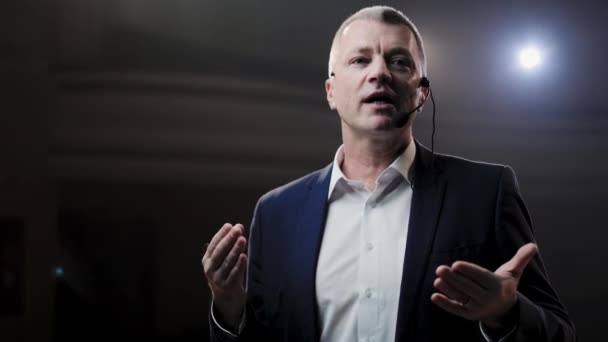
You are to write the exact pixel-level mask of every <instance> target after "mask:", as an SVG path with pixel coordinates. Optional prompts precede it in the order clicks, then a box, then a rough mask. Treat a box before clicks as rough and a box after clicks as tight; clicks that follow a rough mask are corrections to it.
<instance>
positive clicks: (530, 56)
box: [519, 48, 540, 69]
mask: <svg viewBox="0 0 608 342" xmlns="http://www.w3.org/2000/svg"><path fill="white" fill-rule="evenodd" d="M519 63H520V64H521V66H523V67H524V68H526V69H532V68H534V67H537V66H538V65H539V64H540V51H538V49H536V48H527V49H523V50H521V51H520V52H519Z"/></svg>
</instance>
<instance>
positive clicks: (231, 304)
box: [212, 298, 246, 331]
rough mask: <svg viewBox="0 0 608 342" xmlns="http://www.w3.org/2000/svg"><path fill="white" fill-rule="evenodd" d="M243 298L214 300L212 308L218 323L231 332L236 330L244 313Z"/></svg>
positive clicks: (244, 300)
mask: <svg viewBox="0 0 608 342" xmlns="http://www.w3.org/2000/svg"><path fill="white" fill-rule="evenodd" d="M245 302H246V299H245V298H242V299H240V298H238V299H235V298H230V299H223V298H221V299H220V298H214V299H213V306H214V307H213V308H212V310H214V312H215V313H216V316H219V317H217V318H218V319H219V320H220V321H222V322H223V323H224V324H225V325H227V326H228V327H229V328H230V329H231V330H235V331H236V330H238V327H239V324H240V322H241V319H242V316H243V312H244V311H245Z"/></svg>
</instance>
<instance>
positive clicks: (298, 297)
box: [288, 165, 331, 341]
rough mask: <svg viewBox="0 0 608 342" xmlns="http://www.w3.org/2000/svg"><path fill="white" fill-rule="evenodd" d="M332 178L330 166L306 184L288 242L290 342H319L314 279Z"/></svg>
mask: <svg viewBox="0 0 608 342" xmlns="http://www.w3.org/2000/svg"><path fill="white" fill-rule="evenodd" d="M330 178H331V165H329V166H328V167H326V168H325V169H323V170H322V171H321V173H320V175H319V176H318V177H317V178H313V179H312V180H311V182H310V184H309V188H308V190H309V191H308V194H306V195H307V196H306V198H305V199H304V201H303V204H302V206H301V211H300V215H299V220H298V222H299V224H298V226H297V229H296V231H295V234H293V235H292V236H293V238H292V239H290V240H291V241H290V244H291V245H290V246H291V253H290V255H291V256H292V258H291V260H290V261H289V264H288V265H291V267H293V269H292V270H291V271H290V275H291V276H290V281H291V283H290V289H292V290H293V297H292V298H291V301H293V303H294V306H293V307H292V308H290V314H289V316H290V319H289V322H290V327H289V331H290V333H289V335H290V336H291V337H292V339H291V340H294V341H295V340H297V341H318V340H319V337H320V331H319V328H318V324H317V321H318V312H317V304H316V291H315V276H316V268H317V260H318V257H319V249H320V246H321V239H322V237H323V228H324V226H325V218H326V214H327V194H328V191H329V181H330Z"/></svg>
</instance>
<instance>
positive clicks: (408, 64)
mask: <svg viewBox="0 0 608 342" xmlns="http://www.w3.org/2000/svg"><path fill="white" fill-rule="evenodd" d="M390 64H391V65H392V66H393V67H395V68H397V69H399V70H403V71H409V70H412V69H413V68H414V65H413V63H412V61H411V60H410V59H409V58H405V57H393V58H391V60H390Z"/></svg>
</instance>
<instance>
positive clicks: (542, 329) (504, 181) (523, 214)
mask: <svg viewBox="0 0 608 342" xmlns="http://www.w3.org/2000/svg"><path fill="white" fill-rule="evenodd" d="M496 203H497V206H496V222H495V229H496V244H497V248H496V249H497V251H498V258H499V260H497V262H498V264H502V263H504V262H506V261H507V260H509V259H511V258H512V257H513V255H515V253H516V252H517V250H518V249H519V248H520V247H521V246H523V245H524V244H526V243H528V242H535V240H534V232H533V230H532V223H531V219H530V215H529V213H528V210H527V209H526V206H525V203H524V201H523V198H522V196H521V194H520V192H519V187H518V184H517V179H516V178H515V174H514V172H513V170H512V169H511V168H510V167H505V168H504V169H503V172H502V176H501V179H500V183H499V190H498V197H497V202H496ZM518 292H519V293H518V305H517V310H518V314H519V319H518V324H517V327H516V330H515V331H514V332H513V333H512V334H510V335H509V337H508V339H506V340H507V341H518V342H519V341H530V342H532V341H534V342H562V341H563V342H574V341H577V337H576V331H575V328H574V325H573V324H572V322H571V321H570V318H569V317H568V313H567V312H566V309H565V307H564V306H563V305H562V304H561V303H560V301H559V298H558V296H557V294H556V292H555V290H554V289H553V288H552V287H551V284H550V282H549V278H548V276H547V272H546V270H545V267H544V265H543V261H542V259H541V256H540V253H538V254H537V255H536V256H535V257H534V258H533V259H532V260H531V261H530V263H529V264H528V266H527V267H526V269H525V270H524V273H523V274H522V278H521V280H520V283H519V288H518Z"/></svg>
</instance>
